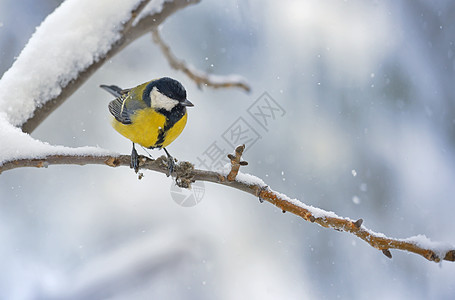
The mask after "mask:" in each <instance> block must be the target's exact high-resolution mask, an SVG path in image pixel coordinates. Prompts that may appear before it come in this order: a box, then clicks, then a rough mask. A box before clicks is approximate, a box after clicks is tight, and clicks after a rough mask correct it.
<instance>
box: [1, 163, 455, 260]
mask: <svg viewBox="0 0 455 300" xmlns="http://www.w3.org/2000/svg"><path fill="white" fill-rule="evenodd" d="M130 159H131V157H130V156H129V155H119V156H108V155H102V156H73V155H50V156H47V157H45V158H41V159H21V160H15V161H9V162H5V163H4V164H3V165H1V166H0V173H1V172H3V171H7V170H11V169H16V168H22V167H37V168H42V167H48V166H50V165H87V164H97V165H107V166H110V167H119V166H127V167H129V165H130ZM239 160H240V157H239ZM139 163H140V168H142V169H147V170H151V171H155V172H159V173H163V174H167V172H168V165H167V158H166V157H165V156H161V157H159V158H157V159H150V158H148V157H145V156H140V158H139ZM174 174H175V175H176V182H177V184H178V185H179V186H181V187H185V188H188V187H189V186H190V185H191V183H193V182H195V181H206V182H212V183H216V184H221V185H225V186H229V187H231V188H234V189H238V190H240V191H243V192H246V193H249V194H251V195H253V196H255V197H258V198H259V199H261V200H263V201H267V202H270V203H271V204H273V205H275V206H276V207H278V208H280V209H281V210H282V211H283V212H290V213H293V214H295V215H297V216H299V217H301V218H303V219H304V220H306V221H309V222H311V223H316V224H318V225H320V226H322V227H325V228H332V229H335V230H337V231H344V232H348V233H351V234H354V235H355V236H357V237H359V238H360V239H362V240H364V241H365V242H367V243H368V244H370V245H371V246H372V247H374V248H376V249H378V250H381V251H382V253H383V254H384V255H386V256H387V257H389V258H391V257H392V254H391V252H390V249H397V250H403V251H407V252H411V253H415V254H418V255H421V256H423V257H424V258H426V259H427V260H429V261H434V262H440V261H441V260H446V261H455V249H453V248H452V249H449V250H448V251H445V253H443V254H441V253H439V251H438V249H430V248H425V247H422V246H419V245H418V244H417V243H415V242H413V241H410V240H409V239H395V238H389V237H386V236H384V235H382V234H378V233H375V232H373V231H371V230H369V229H367V228H366V227H365V226H363V225H362V223H363V220H362V219H359V220H357V221H353V220H351V219H349V218H342V217H338V216H337V217H331V216H327V215H324V214H322V215H321V214H315V213H314V210H311V209H310V208H311V207H310V206H308V205H305V204H304V203H302V202H300V201H297V200H291V199H289V198H287V197H286V196H284V195H282V194H280V193H277V192H275V191H273V190H271V189H270V188H269V187H268V186H266V185H263V184H259V183H251V182H250V183H247V182H245V181H241V180H239V176H238V174H237V177H236V178H235V179H234V180H233V181H230V180H228V178H227V175H225V174H222V173H219V172H214V171H207V170H199V169H195V168H194V165H193V164H192V163H190V162H185V161H184V162H180V163H178V164H177V165H176V167H175V173H174ZM316 210H318V211H322V210H319V209H317V208H316ZM322 212H323V211H322ZM327 214H328V213H327Z"/></svg>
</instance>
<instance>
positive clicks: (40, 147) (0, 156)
mask: <svg viewBox="0 0 455 300" xmlns="http://www.w3.org/2000/svg"><path fill="white" fill-rule="evenodd" d="M0 141H2V144H1V148H0V165H2V164H3V163H5V162H7V161H12V160H17V159H36V158H45V157H46V156H49V155H78V156H87V155H96V156H97V155H118V154H117V153H114V152H111V151H108V150H104V149H101V148H97V147H79V148H69V147H64V146H52V145H49V144H48V143H44V142H41V141H38V140H35V139H33V138H32V137H31V136H30V135H29V134H26V133H24V132H22V131H21V130H20V129H19V128H17V127H14V126H13V125H11V124H10V123H8V122H7V121H6V118H5V114H4V113H0Z"/></svg>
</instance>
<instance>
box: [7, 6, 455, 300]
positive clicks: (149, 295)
mask: <svg viewBox="0 0 455 300" xmlns="http://www.w3.org/2000/svg"><path fill="white" fill-rule="evenodd" d="M60 3H61V1H56V0H39V1H36V0H24V1H13V0H0V74H3V73H4V72H5V71H6V70H7V69H8V68H9V67H10V66H11V64H12V63H13V61H14V59H15V57H17V56H18V55H19V53H20V51H21V49H22V48H23V47H24V45H25V44H26V43H27V41H28V39H29V38H30V36H31V34H32V33H33V32H34V30H35V27H36V26H38V25H39V24H40V23H41V22H42V21H43V20H44V18H45V17H46V16H47V15H48V14H49V13H51V12H52V11H53V10H54V9H55V7H57V6H58V5H59V4H60ZM454 14H455V3H454V2H453V1H449V0H439V1H431V2H430V1H424V0H403V1H392V0H388V1H365V0H363V1H360V0H353V1H334V0H332V1H317V0H306V1H291V0H287V1H233V0H230V1H208V0H207V1H202V2H201V3H200V4H198V5H195V6H191V7H188V8H186V9H184V10H182V11H179V12H178V13H176V14H174V15H172V16H171V17H170V18H168V19H167V20H166V22H165V23H164V24H163V26H162V28H161V29H162V30H161V33H162V36H163V39H164V40H165V41H166V42H167V43H168V44H170V46H171V47H172V50H173V52H174V53H175V54H176V55H177V56H178V57H180V58H183V59H185V60H186V61H187V62H188V63H190V64H192V65H194V66H195V67H197V68H199V69H200V70H203V71H207V72H209V73H213V74H219V75H223V74H239V75H242V76H244V77H245V78H247V80H248V81H249V83H250V84H251V86H252V91H251V93H249V94H248V93H245V92H243V91H241V90H235V89H228V90H212V89H205V88H204V89H202V90H200V89H198V88H197V86H196V85H195V84H194V83H193V82H192V81H191V80H189V79H188V78H187V77H186V76H185V75H184V74H182V73H180V72H177V71H174V70H172V69H171V68H170V67H169V65H168V63H167V62H166V61H165V59H164V57H163V55H162V54H161V53H160V51H159V50H158V48H157V46H156V45H154V44H153V42H152V39H151V36H144V37H143V38H141V39H140V40H138V41H136V42H134V43H133V44H132V45H130V46H129V47H128V48H126V49H125V50H124V51H122V52H121V53H120V54H118V55H117V56H115V57H114V58H113V59H112V60H111V61H109V62H108V63H106V64H105V65H104V66H103V67H102V68H101V69H100V70H99V71H98V72H96V74H95V75H94V76H92V77H91V78H90V79H89V80H88V81H87V82H86V84H85V85H83V86H82V88H80V89H79V90H78V91H77V92H76V93H75V94H74V95H73V96H72V97H71V98H70V99H68V101H66V103H64V104H63V105H62V106H61V107H60V108H59V109H58V110H57V111H55V112H54V113H53V114H52V115H51V116H50V117H49V118H48V119H47V120H46V121H45V122H43V123H42V125H40V127H38V128H37V130H35V131H34V132H33V134H32V136H33V137H35V138H37V139H40V140H43V141H46V142H49V143H51V144H58V145H66V146H72V147H77V146H86V145H90V146H99V147H102V148H106V149H110V150H113V151H118V152H120V153H124V154H129V153H130V151H131V143H130V142H129V141H128V140H127V139H125V138H123V137H122V136H120V135H119V134H118V133H116V132H115V131H114V130H113V129H112V128H111V127H110V123H109V122H110V121H109V120H110V118H109V113H108V110H107V103H108V102H109V101H110V100H111V97H110V96H109V95H108V94H107V93H105V92H104V91H102V90H101V89H99V88H98V86H99V85H100V84H117V85H120V86H122V87H125V88H127V87H132V86H135V85H137V84H139V83H143V82H145V81H148V80H150V79H152V78H156V77H161V76H170V77H173V78H176V79H178V80H179V81H181V82H182V83H183V85H184V86H185V87H186V89H187V92H188V95H189V96H188V98H189V99H190V100H191V101H192V102H193V103H194V104H195V107H194V108H191V109H190V111H189V120H188V125H187V127H186V129H185V130H184V132H183V134H182V135H181V136H180V137H179V138H178V139H177V140H176V141H175V142H174V143H173V144H172V145H171V146H170V147H169V151H170V152H171V154H173V155H174V156H175V157H177V158H179V159H180V160H189V161H193V162H200V161H203V159H204V157H205V158H207V156H206V155H207V153H212V154H213V152H210V151H213V147H214V146H213V145H216V146H217V147H218V148H219V149H221V150H223V151H224V152H225V153H227V152H231V151H233V148H232V147H231V145H230V144H229V142H232V141H229V138H226V137H227V136H228V135H229V134H226V133H229V130H230V129H231V128H239V126H240V125H238V122H240V123H241V124H243V126H245V125H244V124H247V126H249V127H247V129H248V130H249V131H248V132H249V134H250V136H249V137H248V138H246V141H247V147H248V148H247V150H246V152H245V155H244V159H245V160H246V161H248V162H249V165H248V166H247V167H244V168H242V170H243V172H248V173H252V174H255V175H257V176H258V177H261V178H262V179H263V180H264V181H265V182H266V183H267V184H268V185H269V186H270V187H271V188H273V189H275V190H277V191H280V192H283V193H286V194H287V195H288V196H290V197H296V198H298V199H300V200H302V201H304V202H305V203H307V204H311V205H313V206H317V207H320V208H323V209H326V210H329V211H334V212H336V213H337V214H338V215H340V216H346V217H350V218H352V219H357V218H363V220H364V225H365V226H367V227H368V228H370V229H372V230H374V231H377V232H382V233H384V234H386V235H388V236H391V237H396V238H406V237H410V236H414V235H417V234H425V235H426V236H428V237H429V238H431V239H432V240H435V241H443V242H449V243H451V244H455V234H454V231H453V212H454V211H455V203H454V201H453V195H454V193H455V185H454V178H455V160H454V155H455V131H454V129H455V98H454V96H455V95H454V93H455V90H454V89H453V84H454V80H455V77H454V70H455V60H454V55H455V45H454V36H455V23H454V21H453V20H454ZM49 46H50V47H52V45H49ZM43 51H45V49H43ZM264 92H266V93H267V94H266V96H265V97H266V98H267V97H268V98H267V99H268V101H269V102H268V103H274V105H275V106H274V107H275V108H277V107H280V108H281V110H279V111H276V112H277V114H276V115H273V118H268V119H267V122H268V123H267V125H266V126H263V125H264V124H261V123H260V119H258V118H255V117H254V116H255V115H254V113H251V112H254V109H256V108H257V107H258V105H259V103H262V102H257V101H264V100H263V99H264V97H261V96H262V95H263V93H264ZM270 99H273V101H271V100H270ZM278 112H279V113H278ZM239 120H240V121H239ZM258 120H259V121H258ZM236 122H237V123H236ZM242 122H243V123H242ZM242 138H245V137H242ZM252 141H254V143H252ZM248 143H250V145H249V144H248ZM141 153H142V154H145V153H144V152H142V151H141ZM151 154H152V155H153V156H154V157H157V156H159V155H162V154H163V153H161V152H159V151H152V153H151ZM206 162H207V161H206ZM171 188H172V180H171V179H169V178H166V177H165V176H163V175H162V174H156V173H152V172H145V177H144V178H143V179H142V180H138V179H137V176H136V175H135V174H134V172H133V171H132V170H130V169H128V168H117V169H112V168H106V167H103V166H84V167H78V166H51V167H49V168H48V169H17V170H12V171H8V172H6V173H4V174H2V175H1V176H0V257H2V259H1V260H0V270H1V272H0V298H1V299H164V298H165V299H334V298H337V299H338V298H339V299H348V298H349V299H365V298H369V299H383V298H387V299H411V298H412V299H454V297H455V277H454V276H453V274H454V271H455V265H454V264H453V263H448V262H444V263H441V264H435V263H431V262H428V261H426V260H425V259H423V258H422V257H419V256H417V255H414V254H407V253H404V252H399V251H392V255H393V259H392V260H390V259H388V258H387V257H385V256H384V255H383V254H382V253H381V252H380V251H377V250H375V249H373V248H372V247H370V246H369V245H368V244H366V243H365V242H363V241H362V240H360V239H358V238H356V237H354V236H351V235H349V234H346V233H341V232H336V231H333V230H328V229H324V228H321V227H319V226H317V225H315V224H311V223H308V222H305V221H304V220H302V219H300V218H298V217H296V216H294V215H291V214H289V213H287V214H283V213H282V212H281V211H280V210H279V209H277V208H275V207H273V206H272V205H270V204H268V203H263V204H260V203H259V201H258V199H256V198H254V197H252V196H250V195H247V194H245V193H242V192H239V191H236V190H232V189H228V188H225V187H221V186H218V185H213V184H209V183H206V184H204V185H201V186H199V187H198V191H199V192H198V196H197V197H196V198H197V200H198V201H197V202H198V203H194V204H196V205H182V203H181V202H182V201H181V198H182V197H183V198H188V197H189V196H188V195H191V191H190V192H188V191H183V192H181V191H179V190H178V189H175V188H173V189H172V195H171ZM194 190H196V189H194ZM201 190H202V193H201V192H200V191H201ZM201 194H203V196H201ZM186 206H190V207H186Z"/></svg>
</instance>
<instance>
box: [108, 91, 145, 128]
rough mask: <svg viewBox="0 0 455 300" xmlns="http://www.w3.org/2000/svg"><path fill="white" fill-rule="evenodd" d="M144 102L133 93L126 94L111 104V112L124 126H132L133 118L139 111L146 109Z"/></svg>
mask: <svg viewBox="0 0 455 300" xmlns="http://www.w3.org/2000/svg"><path fill="white" fill-rule="evenodd" d="M146 107H147V105H146V104H145V102H144V101H141V100H138V99H136V98H135V97H134V96H132V95H131V93H128V94H124V95H122V96H120V97H118V98H116V99H115V100H112V101H111V102H110V103H109V111H110V112H111V114H112V115H113V116H114V117H115V119H117V121H119V122H120V123H122V124H125V125H128V124H131V123H132V121H131V116H132V115H133V114H134V113H135V112H136V111H138V110H140V109H144V108H146Z"/></svg>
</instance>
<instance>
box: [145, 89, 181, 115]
mask: <svg viewBox="0 0 455 300" xmlns="http://www.w3.org/2000/svg"><path fill="white" fill-rule="evenodd" d="M150 100H151V106H152V108H158V109H160V108H164V109H165V110H168V111H171V109H173V108H174V107H175V106H176V105H177V104H179V102H178V101H177V100H174V99H171V98H169V97H168V96H166V95H163V94H161V93H160V92H158V89H157V88H156V87H154V88H153V89H152V91H151V92H150Z"/></svg>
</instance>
